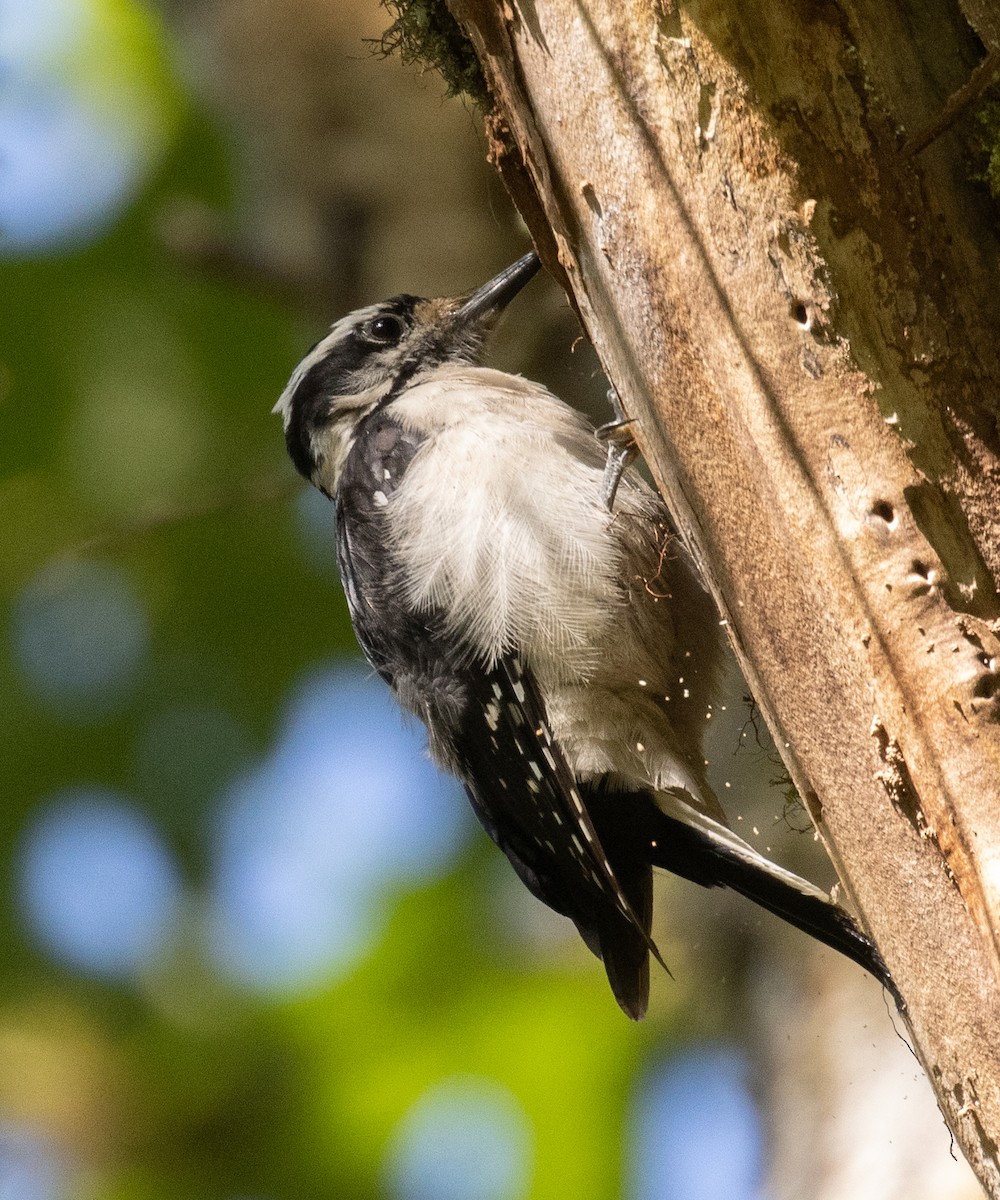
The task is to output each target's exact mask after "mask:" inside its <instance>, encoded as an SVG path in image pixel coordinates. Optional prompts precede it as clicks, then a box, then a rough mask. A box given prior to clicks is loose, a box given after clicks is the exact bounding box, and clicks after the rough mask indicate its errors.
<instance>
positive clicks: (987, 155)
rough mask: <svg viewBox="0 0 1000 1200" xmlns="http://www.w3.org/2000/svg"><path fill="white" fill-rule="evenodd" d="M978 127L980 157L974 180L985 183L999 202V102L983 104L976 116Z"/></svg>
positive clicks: (992, 101) (993, 101)
mask: <svg viewBox="0 0 1000 1200" xmlns="http://www.w3.org/2000/svg"><path fill="white" fill-rule="evenodd" d="M976 121H977V123H978V125H979V137H978V139H977V142H978V146H977V150H978V151H979V154H980V155H981V156H982V163H981V166H980V169H979V170H978V171H977V172H976V174H975V176H974V178H975V179H978V180H980V181H981V182H982V183H985V184H986V186H987V187H988V188H989V189H990V195H991V196H992V197H993V199H994V200H1000V100H991V101H990V102H989V103H988V104H984V105H983V107H982V109H981V110H980V111H979V112H978V113H977V114H976Z"/></svg>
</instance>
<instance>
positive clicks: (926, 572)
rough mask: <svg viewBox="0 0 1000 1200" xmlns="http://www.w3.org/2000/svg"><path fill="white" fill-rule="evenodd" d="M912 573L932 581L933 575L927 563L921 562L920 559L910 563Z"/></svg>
mask: <svg viewBox="0 0 1000 1200" xmlns="http://www.w3.org/2000/svg"><path fill="white" fill-rule="evenodd" d="M910 573H911V574H913V575H919V576H920V578H921V579H930V576H931V573H930V569H929V568H928V566H927V564H926V563H925V562H921V561H920V559H919V558H915V559H914V560H913V562H911V563H910Z"/></svg>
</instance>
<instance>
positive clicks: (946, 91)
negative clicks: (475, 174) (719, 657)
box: [451, 0, 1000, 1196]
mask: <svg viewBox="0 0 1000 1200" xmlns="http://www.w3.org/2000/svg"><path fill="white" fill-rule="evenodd" d="M451 4H452V8H453V11H454V12H455V14H456V16H457V17H458V18H459V20H460V22H461V23H462V24H463V26H464V28H465V29H466V30H467V32H468V33H469V35H470V37H471V38H472V40H473V42H474V44H475V46H476V49H477V52H478V53H479V55H480V58H481V61H482V63H483V65H484V68H485V71H486V75H487V79H488V82H489V84H490V87H491V89H492V91H493V94H494V97H495V99H496V110H495V112H494V114H493V116H492V117H491V118H490V133H491V137H492V142H493V155H494V158H495V160H496V161H497V164H498V166H499V168H500V170H501V172H502V173H503V175H504V178H505V180H506V181H507V184H508V186H509V188H510V190H511V192H512V194H513V195H514V198H515V200H516V202H517V203H518V206H519V207H520V209H521V211H522V213H523V215H524V216H525V219H526V220H527V222H528V225H529V227H530V229H531V232H532V234H533V236H534V237H535V240H536V244H537V245H538V246H539V249H540V251H541V253H542V255H543V257H544V258H545V259H546V261H547V263H548V265H549V266H550V267H551V268H553V269H554V270H555V271H556V272H557V273H558V274H560V275H561V276H562V277H563V278H564V280H565V282H566V283H567V285H568V287H569V289H570V291H571V293H572V296H573V298H574V302H575V303H576V305H577V306H578V308H579V310H580V313H581V315H582V317H583V319H584V322H585V324H586V326H587V328H588V330H589V332H590V334H591V336H592V338H593V340H594V343H595V345H596V347H597V349H598V352H599V354H600V356H601V358H602V361H603V363H604V366H605V368H606V370H607V372H608V374H609V376H610V378H611V379H612V381H613V382H614V383H615V385H616V387H617V388H618V390H619V393H620V395H621V396H622V399H623V401H624V403H625V407H626V409H627V410H628V411H629V412H630V413H631V414H632V415H634V416H635V417H637V418H638V422H639V441H640V445H641V448H642V450H643V452H644V454H645V456H646V459H647V461H648V462H649V464H650V467H651V469H652V470H653V472H654V474H655V476H656V478H657V481H658V483H659V485H660V487H661V489H662V491H663V493H664V495H665V496H666V498H667V500H668V502H669V503H670V506H671V508H672V510H673V512H674V514H675V516H676V518H677V520H678V522H679V524H680V527H681V529H682V531H683V533H684V535H685V536H686V538H687V539H688V540H689V542H690V543H691V545H692V547H693V549H694V551H695V553H696V555H697V558H698V560H699V562H700V563H701V565H702V567H703V569H704V573H705V576H706V578H707V580H708V582H709V584H710V586H711V588H712V590H713V592H714V594H715V597H716V599H717V601H718V604H719V608H720V612H721V614H722V617H723V619H724V620H725V621H726V623H727V627H728V630H729V632H730V634H731V637H732V640H733V644H734V647H735V649H736V652H737V655H738V656H739V659H740V661H741V664H742V666H743V669H744V671H745V674H746V677H747V680H748V682H749V683H750V684H751V686H752V687H753V690H754V693H755V695H756V697H757V700H758V702H759V703H760V705H761V707H762V710H763V711H764V713H765V715H766V717H767V719H768V722H769V724H770V726H771V729H772V731H773V732H774V734H775V740H776V742H777V744H778V746H779V748H782V750H783V754H784V757H785V761H786V763H787V766H788V768H789V770H790V772H791V774H792V777H793V779H794V780H795V782H796V785H797V786H798V788H799V791H800V794H801V795H802V796H803V798H804V799H805V800H806V803H807V805H808V807H809V809H810V812H811V814H812V816H813V818H814V820H815V821H816V822H817V826H818V828H819V830H820V833H821V834H822V836H823V838H824V840H825V842H826V845H827V847H828V849H829V850H830V853H831V855H832V857H833V859H834V861H835V863H836V864H837V867H838V870H839V872H840V875H841V878H842V880H843V881H844V883H845V885H846V887H847V888H848V889H849V891H850V893H851V895H852V896H853V898H854V900H855V902H856V904H857V907H858V910H859V912H860V913H861V914H862V918H863V920H864V922H865V923H866V925H867V926H868V927H869V928H870V929H871V930H872V932H873V933H874V935H875V936H876V938H877V940H878V943H879V945H880V947H881V949H882V951H883V954H884V956H885V958H886V961H887V962H888V964H889V966H890V968H891V970H892V971H893V973H894V975H895V977H896V979H897V981H898V983H899V985H900V987H901V990H902V992H903V994H904V995H905V996H906V999H907V1002H908V1005H909V1020H910V1023H911V1028H912V1033H913V1038H914V1045H915V1047H916V1050H917V1053H918V1054H919V1056H920V1058H921V1061H922V1062H923V1064H924V1066H925V1068H926V1070H927V1073H928V1075H929V1077H930V1079H931V1082H932V1084H933V1086H934V1088H935V1091H936V1093H937V1096H938V1101H939V1104H940V1106H941V1108H942V1111H943V1112H944V1113H945V1116H946V1119H947V1120H948V1122H949V1124H950V1126H951V1128H952V1130H953V1131H954V1134H955V1137H956V1140H957V1141H958V1142H959V1144H960V1145H961V1146H962V1148H963V1150H964V1151H965V1153H966V1155H967V1156H968V1158H969V1160H970V1162H971V1163H972V1165H973V1167H974V1169H975V1170H976V1172H977V1174H978V1175H979V1178H980V1180H981V1181H982V1182H983V1184H984V1185H985V1186H986V1188H987V1190H988V1191H989V1192H990V1194H991V1195H994V1196H1000V1161H998V1152H997V1141H998V1139H1000V988H998V981H1000V952H998V948H1000V818H998V814H1000V642H998V639H997V633H998V631H1000V621H998V618H1000V603H998V593H997V580H998V578H1000V433H998V425H997V418H998V415H1000V410H998V399H997V387H996V383H997V380H998V379H1000V338H998V337H997V333H996V331H997V329H998V328H1000V320H998V318H1000V289H998V287H997V279H996V264H997V261H998V249H1000V247H998V244H997V239H996V235H995V232H994V229H995V226H996V223H997V222H996V213H995V211H994V210H992V209H991V208H990V207H989V205H988V201H987V198H986V197H985V194H982V195H981V194H980V193H979V192H977V190H976V188H975V186H974V185H973V184H971V183H970V182H969V180H968V168H967V166H966V164H965V160H964V158H963V145H962V141H961V138H960V137H959V136H957V135H956V134H953V133H950V134H948V135H946V136H944V137H942V138H939V139H938V140H936V141H934V142H933V143H932V144H931V145H930V147H929V148H928V149H927V150H926V151H925V152H924V153H923V154H922V155H920V156H919V157H917V156H914V155H912V154H907V153H904V152H903V146H904V143H905V142H906V139H907V137H908V136H912V135H913V134H915V133H916V132H918V131H919V130H920V129H923V128H926V127H927V126H928V124H929V123H930V122H932V121H933V120H934V119H935V117H936V115H937V114H938V113H940V111H941V109H942V107H943V106H944V105H945V104H946V102H947V100H948V97H949V96H951V95H953V94H954V93H955V92H956V91H957V90H958V89H959V88H960V87H961V86H962V84H963V82H964V81H965V80H967V78H968V76H969V75H970V73H971V72H972V71H973V70H974V69H975V67H976V65H977V59H978V57H980V56H981V46H980V45H979V43H977V41H976V39H975V38H974V37H973V35H972V32H971V31H970V29H969V27H968V26H967V25H966V23H965V21H964V20H963V17H962V13H961V12H960V11H959V10H958V9H957V8H956V7H954V6H951V5H945V4H944V3H943V2H942V0H939V2H937V3H929V4H928V5H926V6H924V7H923V8H921V9H920V10H919V11H916V10H915V11H912V12H907V11H902V10H901V9H900V8H898V7H897V6H894V5H883V4H879V3H878V2H877V0H854V2H848V0H845V2H842V3H827V4H823V5H802V4H794V3H790V2H788V0H785V2H781V3H778V4H753V3H750V4H741V5H736V4H731V3H729V4H726V3H721V2H720V3H703V4H702V3H696V4H694V5H691V6H690V7H685V8H684V9H683V10H677V9H675V8H671V7H666V6H662V5H656V4H654V3H652V2H651V0H627V2H626V0H593V2H587V0H538V2H537V3H533V2H532V0H510V3H503V4H496V3H495V0H451Z"/></svg>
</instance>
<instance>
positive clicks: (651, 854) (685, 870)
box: [587, 789, 905, 1008]
mask: <svg viewBox="0 0 1000 1200" xmlns="http://www.w3.org/2000/svg"><path fill="white" fill-rule="evenodd" d="M587 806H588V809H589V810H590V812H591V816H592V819H593V821H594V825H595V827H596V828H597V830H598V833H599V834H600V838H601V843H602V845H604V847H605V849H606V850H607V852H608V855H609V857H610V859H611V862H612V865H613V866H614V869H615V872H616V873H617V874H618V875H619V877H620V876H621V875H622V873H623V870H624V869H625V868H623V866H622V865H621V864H622V863H623V862H629V861H634V859H635V858H638V859H639V860H640V861H642V860H643V859H644V860H645V861H646V862H649V863H651V864H652V866H655V867H660V868H662V869H664V870H667V871H670V872H672V873H673V874H675V875H679V876H681V877H682V878H684V879H688V880H690V881H692V882H693V883H697V884H700V885H701V886H702V887H728V888H731V889H732V890H733V891H735V892H739V893H740V894H741V895H743V896H746V897H747V899H749V900H752V901H753V902H754V903H755V904H759V905H760V906H761V907H762V908H765V909H767V910H768V912H772V913H774V914H775V915H776V916H778V917H781V918H782V920H784V921H787V922H788V923H789V924H790V925H794V926H795V928H796V929H801V930H802V931H803V932H804V933H807V934H809V935H810V936H811V937H814V938H816V940H817V941H820V942H822V943H823V944H824V945H827V946H831V947H832V948H833V949H834V950H838V951H839V952H840V953H841V954H844V955H846V956H847V957H848V958H849V959H851V960H852V961H853V962H856V963H857V964H858V965H859V966H861V967H863V968H864V969H865V970H866V971H868V972H870V973H871V974H872V975H874V976H875V978H876V979H877V980H878V981H879V982H880V983H881V984H882V985H883V986H884V987H886V988H888V990H889V991H890V993H891V994H892V996H893V999H894V1000H895V1001H896V1003H897V1005H899V1007H900V1008H904V1007H905V1005H904V1002H903V999H902V997H901V996H900V994H899V991H898V989H897V988H896V984H895V982H894V980H893V978H892V976H891V975H890V974H889V969H888V967H887V966H886V965H885V962H884V961H883V959H882V956H881V954H880V953H879V951H878V947H877V946H876V945H875V943H874V942H873V941H872V940H871V938H869V937H868V936H867V935H866V934H864V933H863V932H862V931H861V929H860V928H859V927H858V925H857V923H856V922H855V920H854V918H853V917H851V915H850V914H849V913H848V912H847V911H846V910H845V909H843V908H841V907H840V906H839V905H838V904H836V903H834V902H833V901H832V900H831V899H829V898H828V897H826V896H824V895H823V894H822V893H819V892H818V891H817V890H816V889H813V888H812V887H811V885H810V884H808V883H806V881H804V880H803V881H801V884H802V887H801V890H800V888H799V887H797V886H796V885H795V882H794V879H795V877H794V876H792V875H791V874H790V873H788V872H782V871H781V870H780V868H776V869H775V872H774V873H773V874H772V873H769V871H768V870H767V869H766V867H767V866H770V865H771V864H769V863H767V860H766V859H763V858H761V857H760V856H757V857H756V858H750V857H748V856H747V855H755V852H754V851H753V850H752V849H751V848H750V847H746V853H744V852H743V851H742V849H741V848H740V846H741V844H740V843H739V842H738V841H737V840H736V839H733V841H732V843H729V842H727V840H726V838H725V836H721V837H716V836H713V834H712V833H711V832H709V831H708V830H707V829H706V828H702V827H701V825H698V824H687V823H686V822H684V821H681V820H679V819H677V818H675V817H672V816H670V815H668V814H667V813H664V812H662V811H661V810H660V809H659V808H657V807H656V805H655V804H654V803H652V801H651V797H650V796H649V795H648V794H643V793H625V794H608V793H606V792H602V791H598V790H596V789H595V790H594V791H593V792H591V793H590V794H589V795H588V797H587ZM726 832H727V831H725V830H720V834H722V835H725V833H726ZM637 911H638V910H637Z"/></svg>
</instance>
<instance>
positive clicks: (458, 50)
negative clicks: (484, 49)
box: [376, 0, 493, 111]
mask: <svg viewBox="0 0 1000 1200" xmlns="http://www.w3.org/2000/svg"><path fill="white" fill-rule="evenodd" d="M382 4H383V7H384V8H385V9H386V10H387V11H388V13H389V14H390V16H392V17H393V18H394V20H393V22H392V24H391V25H390V26H389V28H388V29H387V30H386V31H385V33H383V34H382V37H381V39H380V40H379V41H378V42H377V43H376V46H377V47H378V49H379V50H380V51H381V52H382V53H383V54H387V55H388V54H398V55H399V56H400V58H401V59H402V60H403V62H404V63H406V64H407V65H409V64H411V63H417V64H419V65H420V66H423V67H430V68H432V69H433V70H435V71H437V72H438V73H439V74H440V75H441V76H442V77H443V79H444V81H445V83H446V84H447V86H448V95H449V96H468V97H469V99H470V100H472V102H473V103H474V104H475V105H477V106H478V107H479V108H481V109H483V110H484V111H489V110H490V109H491V108H492V106H493V105H492V99H491V97H490V93H489V89H488V88H487V87H486V80H485V79H484V78H483V71H482V67H481V66H480V64H479V59H478V58H477V57H476V52H475V50H474V49H473V47H472V43H471V42H470V41H469V39H468V38H467V37H466V36H465V34H464V33H463V32H462V27H461V26H460V25H459V23H458V22H457V21H456V20H455V18H454V17H453V16H452V14H451V12H450V11H449V9H448V5H447V4H446V3H445V0H382Z"/></svg>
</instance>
